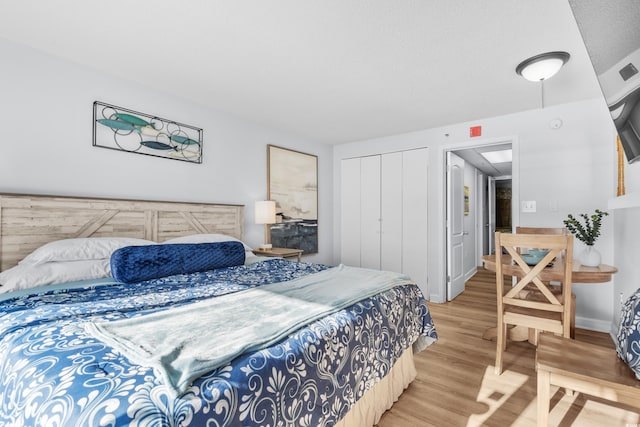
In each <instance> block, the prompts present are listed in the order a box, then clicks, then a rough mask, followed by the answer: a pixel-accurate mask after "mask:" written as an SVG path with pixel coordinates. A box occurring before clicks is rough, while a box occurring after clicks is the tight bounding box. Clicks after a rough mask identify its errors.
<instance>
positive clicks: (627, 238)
mask: <svg viewBox="0 0 640 427" xmlns="http://www.w3.org/2000/svg"><path fill="white" fill-rule="evenodd" d="M625 187H626V194H627V195H636V196H637V195H638V193H640V162H636V163H634V164H631V165H629V164H625ZM609 213H610V214H612V215H613V218H612V219H613V223H614V227H615V251H614V254H615V256H614V265H615V266H616V267H618V274H616V276H615V280H614V284H615V286H614V294H613V307H614V308H613V310H614V313H615V314H616V316H615V318H614V324H613V326H614V327H613V328H612V329H613V333H614V334H615V333H617V327H618V322H619V320H620V316H619V309H620V300H621V299H622V300H626V299H627V298H629V296H630V295H631V294H633V293H634V292H635V291H636V290H638V288H640V206H637V207H632V208H625V209H617V210H612V211H609ZM607 219H608V217H607Z"/></svg>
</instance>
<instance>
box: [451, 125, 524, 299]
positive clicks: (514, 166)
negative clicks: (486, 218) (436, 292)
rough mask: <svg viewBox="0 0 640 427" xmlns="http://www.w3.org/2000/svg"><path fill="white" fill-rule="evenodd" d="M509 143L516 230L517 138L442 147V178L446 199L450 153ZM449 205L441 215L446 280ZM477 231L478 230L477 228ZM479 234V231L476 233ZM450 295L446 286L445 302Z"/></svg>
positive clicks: (465, 142)
mask: <svg viewBox="0 0 640 427" xmlns="http://www.w3.org/2000/svg"><path fill="white" fill-rule="evenodd" d="M507 143H511V150H512V160H511V185H512V188H511V197H512V204H511V220H512V224H511V225H512V227H513V229H514V230H515V227H516V226H518V225H520V209H519V207H520V147H519V144H518V138H517V136H505V137H501V138H490V139H489V138H488V139H484V140H478V141H473V140H466V141H462V142H457V143H451V144H448V145H446V146H443V147H442V151H441V158H440V159H441V162H442V170H443V176H442V182H443V183H444V188H443V194H444V195H445V197H446V194H447V189H446V182H447V173H448V171H447V153H448V152H450V151H453V152H455V151H459V150H465V149H468V148H478V147H489V146H493V145H501V144H507ZM477 202H478V203H482V204H484V203H485V201H484V200H478V201H477ZM483 207H484V206H483V205H477V206H476V208H477V209H481V208H483ZM447 208H448V207H447V203H446V200H444V203H442V211H441V215H442V218H443V219H444V221H443V222H442V223H441V227H442V230H444V239H443V246H442V247H441V249H442V251H443V253H444V254H445V256H444V265H443V272H444V273H445V279H446V272H447V271H448V268H449V258H448V255H447V254H448V247H447V238H446V234H447V218H448V212H447ZM476 230H477V228H476ZM476 232H477V231H476ZM477 238H478V236H476V239H477ZM448 298H449V294H448V286H447V285H446V284H445V286H444V301H448V300H449V299H448Z"/></svg>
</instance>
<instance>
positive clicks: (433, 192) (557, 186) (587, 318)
mask: <svg viewBox="0 0 640 427" xmlns="http://www.w3.org/2000/svg"><path fill="white" fill-rule="evenodd" d="M556 118H560V119H562V121H563V126H562V127H561V128H559V129H552V128H551V127H550V126H549V122H550V121H551V120H552V119H556ZM473 125H482V132H483V136H482V137H479V138H474V140H473V141H470V140H469V137H468V135H469V127H470V126H473ZM498 140H512V141H513V145H514V155H515V156H519V158H518V159H515V160H514V164H515V163H517V164H518V165H519V168H518V170H519V188H514V189H513V192H514V197H515V199H514V200H517V198H518V197H519V199H520V200H536V201H537V205H538V211H537V212H536V213H535V214H518V213H516V215H514V218H513V221H514V225H528V226H533V225H536V226H562V220H563V219H565V218H566V216H567V214H569V213H573V214H577V213H581V212H590V211H592V210H594V209H596V208H600V209H606V207H607V201H608V199H610V198H611V197H613V195H614V194H615V166H616V159H615V130H614V128H613V124H612V122H611V119H610V116H609V114H608V110H607V108H606V106H605V104H604V101H603V100H602V99H594V100H589V101H583V102H577V103H572V104H565V105H560V106H554V107H547V108H545V109H537V110H531V111H527V112H522V113H515V114H510V115H507V116H501V117H493V118H489V119H484V120H478V121H476V122H470V123H460V124H455V125H452V126H447V127H441V128H437V129H429V130H424V131H419V132H412V133H407V134H403V135H395V136H389V137H385V138H378V139H375V140H369V141H359V142H354V143H351V144H344V145H340V146H337V147H336V148H335V150H334V161H339V160H340V159H342V158H346V157H352V156H359V155H366V154H374V153H380V152H389V151H396V150H404V149H410V148H415V147H429V149H430V152H429V159H430V164H429V194H430V196H429V236H431V239H430V240H429V242H425V244H426V245H427V246H428V253H429V254H430V255H429V259H428V264H429V282H428V284H420V285H421V288H422V290H423V292H425V293H426V295H428V297H429V298H430V299H431V301H434V302H443V301H445V287H446V284H445V256H444V242H445V228H444V209H445V205H444V200H445V199H444V179H443V176H444V155H443V148H444V147H456V148H460V147H463V146H464V145H465V144H472V143H473V144H475V145H477V144H478V143H480V142H485V141H486V142H490V141H498ZM514 170H515V169H514ZM339 174H340V171H339V170H337V169H334V188H335V196H334V201H335V205H334V214H335V215H336V218H339V212H340V207H339V204H340V197H339V195H340V192H339V183H340V176H339ZM514 185H515V180H514ZM336 224H339V221H337V222H336ZM335 233H336V234H335V235H336V236H337V235H339V233H340V230H339V226H338V227H336V230H335ZM334 241H335V239H334ZM613 242H614V235H613V221H611V220H609V218H607V219H605V221H604V224H603V230H602V236H601V238H600V240H599V241H598V242H597V244H596V246H597V249H598V250H600V252H601V253H602V260H603V262H604V263H607V264H613V262H614V258H613V257H614V251H613V247H614V244H613ZM334 247H335V248H336V249H335V254H334V256H335V260H339V258H340V252H339V247H336V246H335V245H334ZM580 250H582V247H581V246H580V244H579V242H578V244H576V253H578V252H579V251H580ZM574 289H575V293H576V294H577V298H578V303H577V324H578V326H580V327H588V328H591V329H596V330H606V331H609V330H610V326H611V321H612V319H613V312H612V311H613V293H614V290H613V284H612V283H605V284H590V285H587V284H577V285H575V286H574Z"/></svg>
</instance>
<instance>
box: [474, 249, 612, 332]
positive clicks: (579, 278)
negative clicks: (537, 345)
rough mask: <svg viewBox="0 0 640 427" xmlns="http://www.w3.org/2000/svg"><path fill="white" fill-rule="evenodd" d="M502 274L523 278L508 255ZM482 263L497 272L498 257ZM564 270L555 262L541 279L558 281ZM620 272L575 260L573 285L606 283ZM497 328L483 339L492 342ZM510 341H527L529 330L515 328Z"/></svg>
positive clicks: (561, 263)
mask: <svg viewBox="0 0 640 427" xmlns="http://www.w3.org/2000/svg"><path fill="white" fill-rule="evenodd" d="M502 260H503V262H502V272H503V273H504V275H505V276H516V277H522V276H523V273H522V269H521V268H520V266H519V265H516V264H514V263H513V261H512V260H511V257H510V256H508V255H503V256H502ZM482 263H483V264H484V268H486V269H487V270H489V271H494V272H495V271H496V256H495V255H484V256H483V257H482ZM563 269H564V263H563V262H562V261H555V262H554V263H553V266H551V267H547V268H545V269H544V271H543V272H542V273H541V274H540V278H541V280H543V281H551V280H557V278H558V277H562V271H563ZM617 272H618V269H617V268H616V267H613V266H611V265H606V264H600V265H599V266H598V267H585V266H583V265H582V264H580V262H579V261H578V260H575V259H574V260H573V266H572V271H571V283H572V284H573V283H606V282H610V281H611V276H613V275H614V274H615V273H617ZM496 332H497V331H496V328H489V329H487V330H486V331H485V333H484V334H483V335H482V338H484V339H486V340H491V339H493V338H495V337H496ZM508 334H509V339H510V340H512V341H525V340H527V339H529V330H528V329H527V328H523V327H519V326H516V327H513V328H511V329H509V331H508Z"/></svg>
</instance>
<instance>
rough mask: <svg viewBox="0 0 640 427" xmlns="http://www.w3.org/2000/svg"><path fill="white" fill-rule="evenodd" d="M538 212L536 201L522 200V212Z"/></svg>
mask: <svg viewBox="0 0 640 427" xmlns="http://www.w3.org/2000/svg"><path fill="white" fill-rule="evenodd" d="M535 212H536V201H535V200H528V201H523V202H522V213H535Z"/></svg>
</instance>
